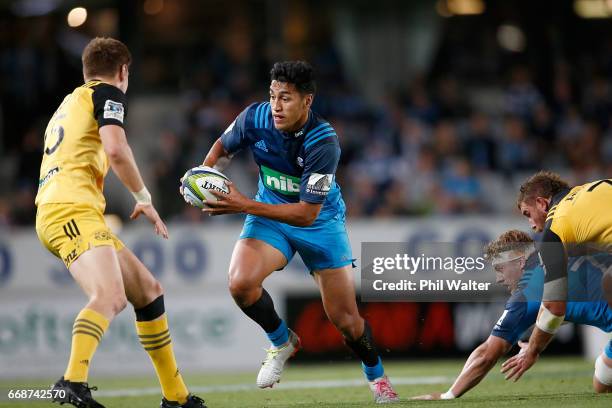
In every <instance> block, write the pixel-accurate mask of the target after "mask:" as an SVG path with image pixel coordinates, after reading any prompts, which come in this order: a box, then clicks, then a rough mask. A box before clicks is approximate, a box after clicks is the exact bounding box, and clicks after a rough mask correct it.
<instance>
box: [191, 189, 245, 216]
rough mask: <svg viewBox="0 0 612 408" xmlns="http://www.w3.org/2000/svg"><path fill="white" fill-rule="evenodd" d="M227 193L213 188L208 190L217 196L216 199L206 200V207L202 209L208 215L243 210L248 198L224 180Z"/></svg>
mask: <svg viewBox="0 0 612 408" xmlns="http://www.w3.org/2000/svg"><path fill="white" fill-rule="evenodd" d="M226 183H227V188H228V189H229V193H227V194H224V193H219V192H217V191H214V190H209V191H210V193H211V194H213V195H214V196H215V197H217V201H206V205H207V206H208V207H207V208H203V209H202V211H203V212H205V213H206V214H208V215H222V214H238V213H242V212H244V210H245V209H246V207H247V204H248V203H249V201H250V200H249V199H248V198H247V197H245V196H244V195H243V194H242V193H241V192H240V191H238V189H237V188H236V187H234V184H232V182H231V181H226Z"/></svg>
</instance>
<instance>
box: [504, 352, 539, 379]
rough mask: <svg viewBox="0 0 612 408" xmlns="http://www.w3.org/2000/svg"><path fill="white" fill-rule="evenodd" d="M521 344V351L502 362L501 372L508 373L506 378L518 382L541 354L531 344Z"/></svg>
mask: <svg viewBox="0 0 612 408" xmlns="http://www.w3.org/2000/svg"><path fill="white" fill-rule="evenodd" d="M520 346H521V351H519V352H518V353H517V354H516V355H514V356H512V357H510V358H509V359H508V360H506V361H505V362H504V363H503V364H502V367H501V372H502V373H503V374H505V375H506V380H514V382H517V381H518V380H519V379H520V378H521V377H522V376H523V374H525V371H527V370H529V369H530V368H531V366H533V365H534V364H535V363H536V361H538V357H539V356H540V355H539V354H538V353H536V352H534V351H532V350H531V349H530V347H529V344H524V343H523V344H521V345H520Z"/></svg>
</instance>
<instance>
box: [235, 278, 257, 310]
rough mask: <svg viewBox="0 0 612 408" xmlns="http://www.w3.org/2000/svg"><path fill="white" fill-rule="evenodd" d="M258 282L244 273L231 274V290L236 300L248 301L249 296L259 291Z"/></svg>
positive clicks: (239, 301)
mask: <svg viewBox="0 0 612 408" xmlns="http://www.w3.org/2000/svg"><path fill="white" fill-rule="evenodd" d="M257 286H258V285H257V282H254V281H253V280H252V279H250V278H248V277H247V276H245V275H244V274H231V273H230V277H229V291H230V293H231V295H232V297H233V298H234V300H236V302H238V303H239V304H240V303H244V302H248V300H249V299H248V298H249V297H251V296H252V295H253V293H254V292H256V291H257Z"/></svg>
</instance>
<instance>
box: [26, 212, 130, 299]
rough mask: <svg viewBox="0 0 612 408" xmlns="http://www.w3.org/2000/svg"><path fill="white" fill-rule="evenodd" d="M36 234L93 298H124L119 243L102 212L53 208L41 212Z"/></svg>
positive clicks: (37, 219) (38, 217)
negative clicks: (118, 252)
mask: <svg viewBox="0 0 612 408" xmlns="http://www.w3.org/2000/svg"><path fill="white" fill-rule="evenodd" d="M36 232H37V234H38V237H39V239H40V240H41V242H42V243H43V244H44V245H45V246H46V247H47V249H49V251H51V253H53V254H54V255H55V256H57V257H59V258H60V259H61V260H62V261H63V262H64V264H65V265H66V267H67V268H68V270H69V271H70V273H71V275H72V276H73V277H74V279H75V280H76V281H77V282H78V283H79V285H80V286H81V287H82V288H83V290H84V291H85V293H86V294H87V295H88V296H90V297H93V296H96V297H98V298H99V297H103V298H104V297H105V296H107V295H108V294H109V293H110V294H112V295H114V294H116V293H117V292H119V293H120V297H124V291H123V283H122V280H121V272H120V269H119V263H118V260H117V256H116V254H115V247H116V245H117V244H116V241H115V240H114V239H113V235H112V233H111V232H110V230H109V229H108V227H107V226H106V224H105V222H104V217H103V215H102V213H100V211H98V210H96V209H95V208H92V207H89V206H87V205H80V204H54V205H44V206H41V208H39V209H38V212H37V217H36Z"/></svg>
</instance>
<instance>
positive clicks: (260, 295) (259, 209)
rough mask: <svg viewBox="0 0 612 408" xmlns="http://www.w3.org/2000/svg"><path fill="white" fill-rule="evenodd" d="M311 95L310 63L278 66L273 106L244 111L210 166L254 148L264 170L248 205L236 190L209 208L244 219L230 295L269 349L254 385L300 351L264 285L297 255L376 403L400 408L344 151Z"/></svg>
mask: <svg viewBox="0 0 612 408" xmlns="http://www.w3.org/2000/svg"><path fill="white" fill-rule="evenodd" d="M314 93H315V82H314V79H313V73H312V68H311V67H310V65H309V64H307V63H305V62H301V61H296V62H283V63H276V64H274V67H273V68H272V71H271V84H270V101H269V102H265V103H254V104H252V105H250V106H249V107H247V108H246V109H245V110H244V111H243V112H242V113H241V114H240V115H239V116H238V118H236V120H235V121H234V122H233V123H232V124H231V125H230V126H229V128H228V129H227V130H226V131H225V133H224V134H223V135H222V136H221V137H220V138H219V139H218V140H217V141H216V142H215V144H214V145H213V147H212V148H211V150H210V152H209V153H208V155H207V156H206V159H205V160H204V165H206V166H211V167H213V166H217V165H218V164H219V160H220V159H226V158H230V157H231V156H232V155H233V154H234V153H236V152H238V151H239V150H242V149H249V150H251V152H252V153H253V157H254V159H255V162H256V163H257V165H258V166H259V170H260V172H259V191H258V192H257V196H256V197H255V200H250V199H248V198H246V197H245V196H243V195H242V194H240V192H239V191H238V190H237V189H236V188H235V187H234V186H230V193H229V194H227V195H220V194H216V195H217V196H218V198H219V201H217V202H215V203H210V205H211V206H213V208H209V209H205V210H204V211H206V212H208V213H209V214H211V215H218V214H229V213H246V214H248V215H247V217H246V220H245V223H244V228H243V230H242V234H241V235H240V240H239V241H238V242H237V243H236V246H235V248H234V253H233V255H232V260H231V264H230V270H229V289H230V292H231V294H232V297H233V298H234V300H235V301H236V303H237V304H238V306H239V307H240V308H241V309H242V311H243V312H244V313H245V314H246V315H247V316H249V317H250V318H251V319H253V320H254V321H255V322H256V323H257V324H259V325H260V326H261V328H262V329H263V330H264V331H265V332H266V334H267V336H268V338H269V339H270V341H271V342H272V347H271V348H270V349H269V350H268V355H267V357H266V359H265V361H264V363H263V365H262V367H261V369H260V371H259V375H258V377H257V385H258V386H259V387H261V388H266V387H272V386H273V385H274V384H275V383H277V382H278V381H280V377H281V373H282V370H283V365H284V364H285V362H286V361H287V360H288V359H289V357H291V356H292V355H293V354H294V353H295V352H297V350H298V348H299V339H298V336H297V335H296V334H295V333H294V332H293V331H291V330H289V329H288V328H287V325H286V324H285V322H284V321H282V320H281V319H280V317H279V316H278V315H277V313H276V311H275V310H274V303H273V302H272V298H271V297H270V295H269V294H268V292H266V290H265V289H264V288H263V287H262V283H263V281H264V280H265V279H266V278H267V277H268V276H269V275H270V274H271V273H272V272H274V271H276V270H280V269H282V268H284V267H285V265H286V264H287V263H288V262H289V261H290V260H291V258H293V255H294V254H295V252H298V253H299V254H300V256H301V257H302V260H303V261H304V263H305V264H306V266H307V267H308V269H309V270H310V273H311V274H312V276H313V277H314V280H315V282H316V283H317V284H318V286H319V290H320V292H321V298H322V300H323V306H324V307H325V312H326V313H327V316H328V317H329V319H330V320H331V321H332V323H333V324H334V325H335V326H336V327H337V328H338V330H340V331H341V332H342V334H343V335H344V338H345V341H346V344H347V345H348V346H349V347H350V348H351V349H352V350H353V351H354V352H355V354H356V355H357V356H358V357H359V359H360V360H361V361H362V367H363V371H364V374H365V376H366V378H367V380H368V381H369V384H370V387H371V389H372V391H373V393H374V398H375V400H376V402H378V403H385V402H394V401H397V400H398V397H397V394H396V393H395V392H394V390H393V388H392V387H391V383H390V382H389V380H388V379H387V377H386V376H385V374H384V370H383V366H382V363H381V360H380V357H379V355H378V352H377V350H376V348H375V347H374V341H373V339H372V333H371V331H370V328H369V326H368V324H367V322H365V321H364V319H362V318H361V316H360V315H359V311H358V309H357V304H356V301H355V290H354V286H353V276H352V271H351V264H352V262H353V259H352V258H353V257H352V254H351V247H350V245H349V241H348V236H347V233H346V228H345V223H344V212H345V205H344V201H343V200H342V195H341V193H340V188H339V187H338V184H337V183H336V181H335V172H336V167H337V166H338V160H339V158H340V147H339V143H338V137H337V136H336V132H335V131H334V129H333V127H332V126H331V125H330V124H329V123H328V122H327V121H325V120H324V119H323V118H321V117H319V116H318V115H317V114H316V113H314V112H313V111H311V110H310V106H311V104H312V101H313V98H314Z"/></svg>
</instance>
